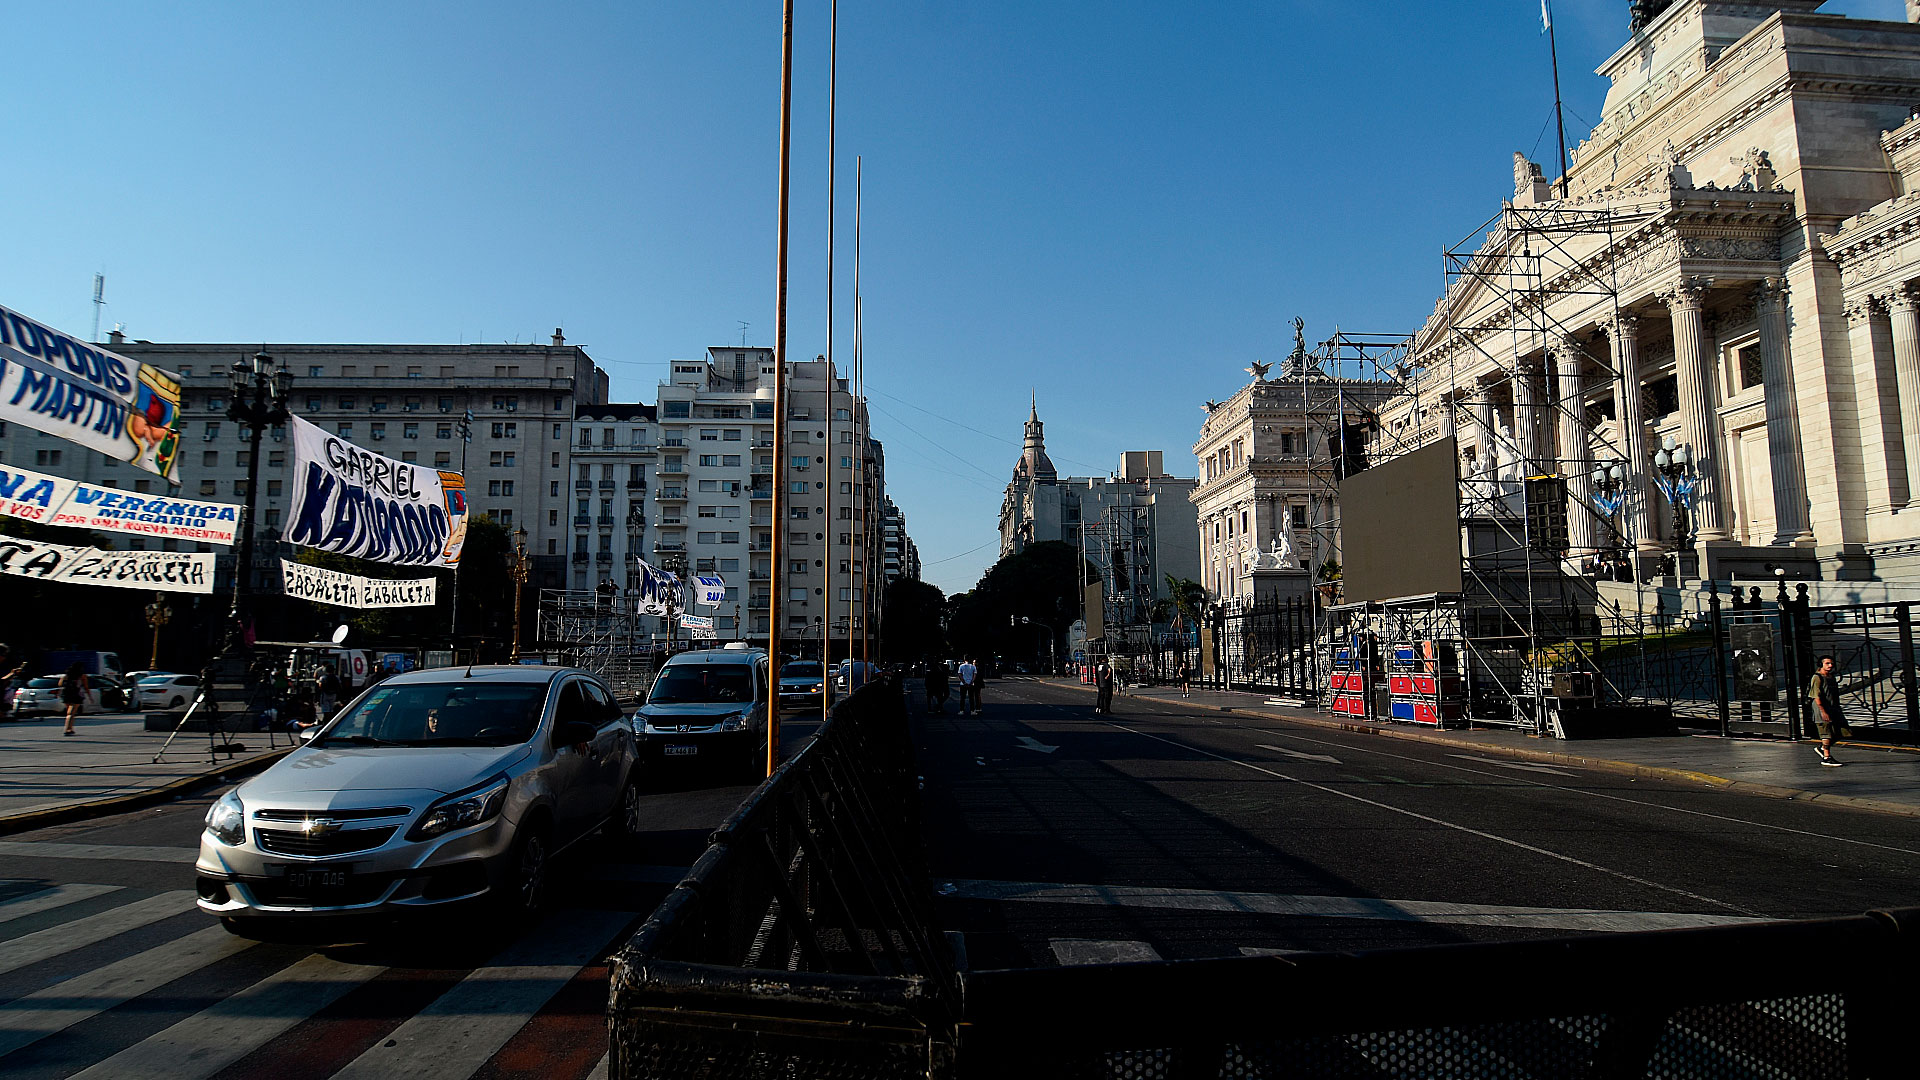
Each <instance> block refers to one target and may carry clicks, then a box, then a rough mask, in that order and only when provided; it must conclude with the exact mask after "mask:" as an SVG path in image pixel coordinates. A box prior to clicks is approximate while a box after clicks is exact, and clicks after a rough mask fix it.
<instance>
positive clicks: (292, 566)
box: [280, 559, 436, 608]
mask: <svg viewBox="0 0 1920 1080" xmlns="http://www.w3.org/2000/svg"><path fill="white" fill-rule="evenodd" d="M280 581H281V586H282V587H283V588H284V589H285V590H286V594H287V595H288V596H292V597H297V598H299V599H301V600H311V601H313V602H314V603H316V604H332V605H333V606H334V607H346V608H395V607H432V606H433V603H434V597H435V595H436V594H435V592H434V586H435V584H436V582H435V581H434V579H433V578H409V579H406V580H404V581H394V580H389V579H387V578H370V577H361V576H360V575H358V574H343V573H341V572H340V571H338V570H328V569H327V568H325V567H323V566H308V565H307V564H306V563H297V562H293V561H292V560H290V559H281V560H280Z"/></svg>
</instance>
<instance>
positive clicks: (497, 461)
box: [487, 450, 514, 469]
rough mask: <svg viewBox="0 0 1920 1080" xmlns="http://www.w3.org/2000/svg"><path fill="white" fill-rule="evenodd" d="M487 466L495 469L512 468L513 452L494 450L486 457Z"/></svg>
mask: <svg viewBox="0 0 1920 1080" xmlns="http://www.w3.org/2000/svg"><path fill="white" fill-rule="evenodd" d="M487 464H488V465H491V466H493V467H494V468H496V469H511V468H513V467H514V456H513V451H511V450H495V451H493V452H492V453H490V454H488V455H487Z"/></svg>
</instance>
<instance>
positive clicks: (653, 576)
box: [633, 559, 681, 615]
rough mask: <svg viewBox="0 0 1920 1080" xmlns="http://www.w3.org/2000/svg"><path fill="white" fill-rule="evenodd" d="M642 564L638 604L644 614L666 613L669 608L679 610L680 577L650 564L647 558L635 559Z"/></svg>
mask: <svg viewBox="0 0 1920 1080" xmlns="http://www.w3.org/2000/svg"><path fill="white" fill-rule="evenodd" d="M633 561H634V562H636V563H638V564H639V565H640V590H639V596H638V597H637V598H636V605H637V607H638V608H639V611H640V614H642V615H665V614H668V612H669V610H670V609H671V610H672V611H678V610H679V609H680V607H681V604H680V578H679V576H678V575H675V574H669V573H667V572H666V571H665V570H659V569H656V568H654V567H653V566H650V565H648V563H647V561H646V560H645V559H635V560H633Z"/></svg>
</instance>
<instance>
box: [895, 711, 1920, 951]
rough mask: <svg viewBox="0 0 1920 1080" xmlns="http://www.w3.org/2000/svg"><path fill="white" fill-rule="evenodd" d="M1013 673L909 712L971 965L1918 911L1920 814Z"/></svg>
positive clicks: (931, 833)
mask: <svg viewBox="0 0 1920 1080" xmlns="http://www.w3.org/2000/svg"><path fill="white" fill-rule="evenodd" d="M1092 702H1093V698H1092V695H1091V694H1086V693H1081V692H1077V691H1074V690H1071V689H1066V688H1063V687H1058V686H1049V685H1045V684H1041V683H1037V682H1032V681H1025V680H1007V681H998V682H995V683H993V684H991V685H989V686H988V688H987V690H986V708H985V711H984V714H982V715H979V716H973V717H963V716H958V715H956V714H955V713H954V712H953V710H952V709H951V708H949V711H948V713H947V715H945V716H931V717H928V716H920V717H916V723H917V724H918V730H919V731H920V738H919V742H920V748H921V750H920V752H921V765H922V772H923V773H924V774H925V807H926V818H927V830H928V849H929V859H930V863H931V867H932V870H933V874H934V877H935V879H936V883H937V886H938V891H939V893H940V901H939V907H938V912H939V915H940V917H941V920H942V923H943V926H944V927H945V928H946V929H947V930H948V931H949V936H950V937H951V938H953V939H954V940H956V942H957V943H958V944H959V945H960V947H961V948H962V949H963V951H964V955H965V958H966V959H965V962H966V964H967V966H969V967H971V968H973V969H976V970H980V969H986V968H999V967H1025V966H1047V965H1054V964H1071V963H1086V962H1097V961H1108V960H1128V959H1152V958H1156V957H1162V958H1168V959H1175V958H1192V957H1212V956H1231V955H1240V954H1253V953H1262V952H1286V951H1294V950H1325V949H1336V950H1344V949H1357V948H1374V947H1391V946H1402V945H1416V944H1438V943H1448V942H1460V941H1486V940H1507V939H1514V938H1522V937H1535V936H1547V935H1562V934H1567V933H1611V932H1618V931H1624V930H1642V929H1656V928H1662V927H1669V926H1694V925H1712V924H1715V923H1721V922H1726V921H1729V920H1746V919H1780V918H1789V919H1791V918H1809V917H1817V916H1827V915H1840V914H1854V913H1858V912H1860V911H1864V910H1867V909H1870V908H1874V907H1888V906H1910V905H1915V904H1920V820H1915V819H1911V818H1899V817H1892V816H1882V815H1876V814H1871V813H1866V812H1860V811H1852V810H1843V809H1832V808H1825V807H1821V806H1817V805H1809V804H1806V803H1799V802H1790V801H1784V800H1777V799H1767V798H1761V797H1755V796H1749V795H1740V794H1734V793H1729V792H1724V791H1715V790H1711V789H1708V788H1706V787H1704V786H1693V785H1687V784H1683V783H1678V782H1664V781H1655V780H1646V779H1638V780H1636V779H1630V778H1627V777H1624V776H1619V775H1615V774H1611V773H1603V772H1596V771H1587V770H1582V769H1577V768H1570V767H1561V766H1548V765H1540V764H1535V763H1532V762H1519V761H1512V760H1506V759H1502V758H1498V757H1493V756H1491V755H1487V756H1482V755H1477V754H1472V753H1464V752H1461V751H1459V750H1457V749H1453V748H1449V747H1443V746H1434V745H1429V744H1420V743H1411V742H1406V741H1401V740H1392V741H1389V740H1383V739H1379V738H1377V737H1372V736H1367V735H1363V734H1357V733H1344V732H1338V731H1328V730H1327V729H1324V728H1320V727H1309V726H1306V725H1294V724H1287V723H1283V722H1276V721H1268V720H1261V719H1258V718H1253V717H1247V716H1244V715H1235V714H1222V713H1220V712H1217V711H1211V710H1201V709H1189V708H1180V707H1174V706H1166V705H1161V704H1157V703H1153V702H1146V701H1141V700H1138V699H1126V698H1122V699H1120V703H1119V709H1120V713H1121V715H1118V716H1115V717H1112V718H1106V717H1095V716H1094V715H1092Z"/></svg>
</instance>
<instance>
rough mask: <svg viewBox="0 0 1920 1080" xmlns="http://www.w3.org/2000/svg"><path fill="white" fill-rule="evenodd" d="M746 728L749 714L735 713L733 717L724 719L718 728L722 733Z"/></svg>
mask: <svg viewBox="0 0 1920 1080" xmlns="http://www.w3.org/2000/svg"><path fill="white" fill-rule="evenodd" d="M746 726H747V714H745V713H734V714H733V715H732V716H728V717H725V718H723V719H722V720H721V721H720V723H719V726H718V727H719V730H721V731H739V730H741V729H742V728H744V727H746Z"/></svg>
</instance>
